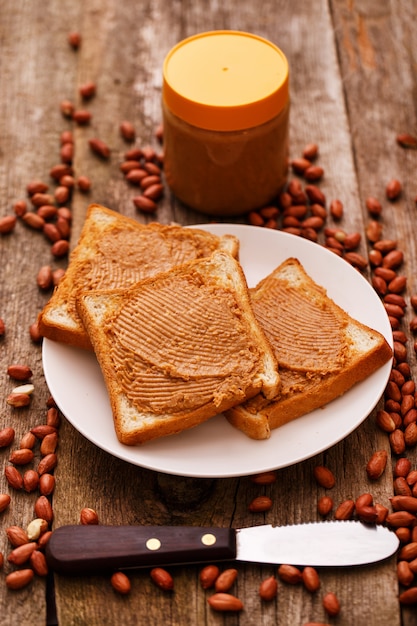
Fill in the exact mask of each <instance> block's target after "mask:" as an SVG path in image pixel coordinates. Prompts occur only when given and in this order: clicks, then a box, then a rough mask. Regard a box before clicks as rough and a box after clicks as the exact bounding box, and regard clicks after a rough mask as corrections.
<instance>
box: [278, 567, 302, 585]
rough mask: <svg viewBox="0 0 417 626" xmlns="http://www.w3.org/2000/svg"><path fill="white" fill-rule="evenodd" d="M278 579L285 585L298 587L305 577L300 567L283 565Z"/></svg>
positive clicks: (279, 568)
mask: <svg viewBox="0 0 417 626" xmlns="http://www.w3.org/2000/svg"><path fill="white" fill-rule="evenodd" d="M278 577H279V578H280V579H281V580H282V581H283V582H285V583H289V584H290V585H297V584H298V583H300V582H301V581H302V579H303V575H302V572H301V570H300V569H298V567H295V565H287V564H285V563H283V564H282V565H280V566H279V567H278Z"/></svg>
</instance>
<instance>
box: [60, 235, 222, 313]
mask: <svg viewBox="0 0 417 626" xmlns="http://www.w3.org/2000/svg"><path fill="white" fill-rule="evenodd" d="M204 235H205V236H200V235H199V233H198V232H196V231H192V230H189V231H188V230H186V229H182V228H180V227H175V226H161V225H159V224H158V225H149V226H148V227H147V228H144V229H143V231H140V230H138V229H133V228H132V229H129V228H128V227H126V226H124V227H123V228H118V227H114V226H112V228H111V229H109V231H108V233H105V234H104V235H103V236H102V237H101V238H100V239H99V240H98V242H97V244H96V247H95V250H94V253H93V254H91V255H90V256H89V258H88V259H83V260H81V261H80V262H78V267H77V292H79V291H87V290H90V289H114V288H119V287H129V286H130V285H133V284H134V283H136V282H138V281H140V280H142V279H144V278H148V277H149V276H154V275H155V274H157V273H158V272H162V271H165V270H168V269H170V268H171V267H173V266H175V265H179V264H181V263H186V262H187V261H191V260H193V259H196V258H200V257H203V256H209V255H210V254H211V253H212V252H213V250H214V249H215V248H216V247H217V246H218V239H217V237H215V236H213V237H212V238H210V237H207V233H204ZM75 300H76V294H74V295H73V298H72V301H71V302H70V303H69V309H70V311H71V314H72V315H73V316H74V317H77V318H78V313H77V309H76V305H75Z"/></svg>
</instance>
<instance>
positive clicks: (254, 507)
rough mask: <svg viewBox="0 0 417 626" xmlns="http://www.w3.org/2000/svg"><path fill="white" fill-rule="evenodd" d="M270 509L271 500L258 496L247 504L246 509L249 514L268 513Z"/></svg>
mask: <svg viewBox="0 0 417 626" xmlns="http://www.w3.org/2000/svg"><path fill="white" fill-rule="evenodd" d="M271 507H272V500H271V498H269V497H268V496H258V497H257V498H254V499H253V500H252V502H251V503H250V504H249V506H248V509H249V511H251V513H261V512H263V511H269V509H270V508H271Z"/></svg>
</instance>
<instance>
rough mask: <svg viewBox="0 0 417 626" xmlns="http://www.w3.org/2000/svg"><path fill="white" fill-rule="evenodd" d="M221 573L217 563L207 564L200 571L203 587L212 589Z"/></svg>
mask: <svg viewBox="0 0 417 626" xmlns="http://www.w3.org/2000/svg"><path fill="white" fill-rule="evenodd" d="M219 574H220V569H219V568H218V567H217V565H207V566H206V567H204V568H203V569H202V570H201V572H200V584H201V586H202V588H203V589H211V587H213V586H214V583H215V581H216V578H217V577H218V576H219Z"/></svg>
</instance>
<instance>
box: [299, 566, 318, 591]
mask: <svg viewBox="0 0 417 626" xmlns="http://www.w3.org/2000/svg"><path fill="white" fill-rule="evenodd" d="M302 579H303V583H304V587H305V588H306V589H307V591H310V592H312V593H314V592H315V591H317V590H318V589H319V588H320V578H319V575H318V573H317V570H316V569H315V568H314V567H309V566H307V567H305V568H304V569H303V572H302Z"/></svg>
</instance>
